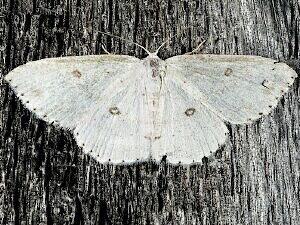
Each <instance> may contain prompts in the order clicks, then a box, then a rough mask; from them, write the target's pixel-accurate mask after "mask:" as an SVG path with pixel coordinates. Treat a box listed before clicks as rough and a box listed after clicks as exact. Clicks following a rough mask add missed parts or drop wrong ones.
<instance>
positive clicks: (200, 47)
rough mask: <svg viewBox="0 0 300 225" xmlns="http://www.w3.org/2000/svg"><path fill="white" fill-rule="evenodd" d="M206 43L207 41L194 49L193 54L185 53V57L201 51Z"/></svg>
mask: <svg viewBox="0 0 300 225" xmlns="http://www.w3.org/2000/svg"><path fill="white" fill-rule="evenodd" d="M205 42H206V40H204V41H202V42H201V43H200V44H199V45H198V46H197V48H195V49H194V50H193V51H191V52H187V53H185V54H184V55H192V54H194V53H195V52H198V51H200V50H201V49H202V48H203V45H204V43H205Z"/></svg>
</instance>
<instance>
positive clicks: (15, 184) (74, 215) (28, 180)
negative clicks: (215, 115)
mask: <svg viewBox="0 0 300 225" xmlns="http://www.w3.org/2000/svg"><path fill="white" fill-rule="evenodd" d="M299 24H300V3H299V2H298V1H297V0H270V1H264V0H251V1H250V0H227V1H217V0H190V1H184V0H175V1H171V0H153V1H150V0H148V1H146V0H136V1H132V0H130V1H126V0H76V1H75V0H74V1H71V0H51V1H49V0H48V1H46V0H32V1H29V0H23V1H21V0H0V66H1V67H0V72H1V76H4V75H5V74H7V73H8V72H9V71H11V70H12V69H13V68H15V67H17V66H18V65H21V64H24V63H25V62H27V61H31V60H37V59H41V58H46V57H58V56H66V55H86V54H100V53H103V50H102V49H101V44H104V45H105V46H106V47H107V50H108V51H109V52H112V53H115V54H129V55H134V56H136V57H139V58H142V57H144V56H145V52H143V51H142V50H141V49H139V48H136V46H134V45H133V44H130V43H126V42H120V41H119V40H117V39H112V38H110V37H107V36H105V35H102V34H100V33H99V32H98V31H105V32H110V33H114V34H116V35H119V36H121V37H125V38H127V39H129V40H132V41H135V42H138V43H140V44H142V45H143V46H145V47H147V48H148V49H149V50H151V51H154V50H155V49H156V48H157V47H158V46H159V45H160V44H161V43H162V42H163V40H165V39H166V38H167V37H170V36H171V35H174V34H180V35H178V36H177V37H176V38H174V39H173V41H172V42H171V43H170V44H169V45H167V46H166V48H164V49H162V51H161V52H160V54H159V55H160V57H161V58H163V59H165V58H168V57H170V56H174V55H178V54H183V53H185V52H189V51H191V50H192V49H193V48H195V47H196V46H197V45H198V44H199V43H200V41H202V40H204V39H206V40H207V44H206V45H205V47H204V49H203V53H216V54H220V53H225V54H254V55H260V56H265V57H271V58H275V59H280V60H283V61H286V62H288V63H289V64H290V65H291V66H292V67H293V68H295V69H296V71H297V73H298V74H300V65H299V56H300V51H299V34H300V26H299ZM186 27H190V28H189V29H186ZM1 82H2V83H1V84H2V85H1V95H0V111H1V113H0V134H1V135H0V224H206V225H215V224H253V225H258V224H268V225H269V224H272V225H279V224H293V225H298V224H300V200H299V195H300V187H299V185H300V179H299V176H300V161H299V160H300V149H299V146H300V114H299V112H300V97H299V96H300V88H299V78H297V79H296V82H295V83H294V84H293V85H292V86H291V89H290V91H289V93H287V94H286V95H284V96H283V97H282V98H281V99H280V100H279V103H278V106H277V108H276V109H275V110H274V111H273V112H272V113H271V114H270V115H268V116H265V117H263V118H262V119H260V120H258V121H254V122H253V123H252V124H249V125H230V124H228V128H229V130H230V138H229V139H228V140H227V142H226V144H225V145H224V146H223V147H222V148H220V149H219V150H218V151H217V152H216V153H214V154H212V155H211V156H210V157H208V158H203V162H202V164H197V165H190V166H182V165H170V164H168V162H166V161H165V160H164V159H163V160H162V161H161V162H160V163H154V162H147V163H140V164H134V165H123V166H122V165H118V166H115V165H101V164H99V163H97V162H96V161H95V160H94V159H93V158H91V157H89V156H87V155H85V154H83V153H82V151H81V149H79V148H78V147H77V145H76V142H75V140H74V138H73V136H72V135H71V133H70V132H69V131H65V130H57V129H54V127H52V126H51V125H48V124H46V123H45V122H43V121H41V120H38V119H37V118H36V117H35V116H34V115H33V114H32V113H30V112H29V111H28V110H27V109H26V108H24V106H23V105H22V104H21V103H20V102H19V100H18V99H17V98H16V97H15V95H14V94H13V92H12V91H11V89H10V88H9V87H8V85H7V84H5V83H4V82H3V81H1Z"/></svg>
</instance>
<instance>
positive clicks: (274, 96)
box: [153, 55, 297, 163]
mask: <svg viewBox="0 0 300 225" xmlns="http://www.w3.org/2000/svg"><path fill="white" fill-rule="evenodd" d="M296 76H297V74H296V73H295V71H293V70H292V69H291V68H290V67H288V66H287V65H286V64H284V63H276V62H275V61H274V60H272V59H267V58H263V57H257V56H225V55H183V56H175V57H172V58H169V59H167V60H166V76H165V84H164V87H165V88H164V90H165V91H164V94H163V96H164V97H163V99H164V100H163V106H162V107H161V110H162V111H163V113H161V115H163V116H162V118H161V124H162V126H161V137H160V138H159V139H157V140H156V141H154V144H153V155H154V156H155V157H156V158H159V157H162V156H163V155H166V156H167V159H168V160H169V161H170V162H175V163H176V162H179V161H181V162H182V163H191V162H193V161H194V162H199V161H201V159H202V158H203V156H208V155H209V154H211V153H212V152H215V151H216V150H217V149H218V148H219V147H220V146H221V145H222V144H224V143H225V141H226V134H227V133H228V129H227V127H226V125H225V123H224V122H225V121H228V122H231V123H235V124H239V123H247V122H249V121H250V120H255V119H258V118H259V117H261V116H262V115H266V114H268V113H269V112H270V111H271V109H272V108H273V107H275V106H276V105H277V102H278V99H279V98H280V97H281V96H282V94H283V93H284V92H286V91H287V90H288V88H289V85H290V84H292V83H293V82H294V79H295V77H296ZM187 114H188V115H187ZM160 149H163V151H160Z"/></svg>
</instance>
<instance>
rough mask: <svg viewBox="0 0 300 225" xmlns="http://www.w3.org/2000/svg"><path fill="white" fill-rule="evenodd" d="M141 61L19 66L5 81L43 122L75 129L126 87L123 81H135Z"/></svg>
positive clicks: (103, 58) (83, 59)
mask: <svg viewBox="0 0 300 225" xmlns="http://www.w3.org/2000/svg"><path fill="white" fill-rule="evenodd" d="M139 61H140V60H139V59H137V58H134V57H129V56H116V55H100V56H76V57H63V58H49V59H42V60H39V61H34V62H29V63H27V64H25V65H22V66H19V67H17V68H16V69H14V70H13V71H11V72H10V73H9V74H8V75H7V76H6V77H5V79H6V80H7V81H8V82H9V83H10V85H11V86H12V87H13V89H14V90H15V92H16V94H17V96H18V97H19V98H20V99H21V100H22V102H23V103H24V104H25V105H26V107H27V108H28V109H30V110H31V111H34V112H35V113H36V114H37V116H38V117H39V118H42V119H43V120H45V121H47V122H49V123H52V122H54V123H58V124H59V125H61V126H62V127H65V128H69V129H74V128H75V127H76V124H77V123H78V121H79V120H80V119H81V118H82V117H83V116H84V115H85V114H86V113H88V112H89V111H91V110H92V108H93V107H95V106H96V104H98V102H101V101H105V100H106V99H107V98H109V97H110V95H111V93H113V92H114V91H115V89H117V88H122V87H123V86H122V85H120V84H121V81H122V82H128V81H129V80H130V79H133V76H132V75H133V71H134V69H133V68H134V67H135V65H136V64H137V63H138V62H139Z"/></svg>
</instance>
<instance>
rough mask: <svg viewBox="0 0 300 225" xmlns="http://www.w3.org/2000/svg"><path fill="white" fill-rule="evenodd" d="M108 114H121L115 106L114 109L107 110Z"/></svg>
mask: <svg viewBox="0 0 300 225" xmlns="http://www.w3.org/2000/svg"><path fill="white" fill-rule="evenodd" d="M109 112H110V114H112V115H120V114H121V112H120V110H119V108H118V107H116V106H115V107H110V108H109Z"/></svg>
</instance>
